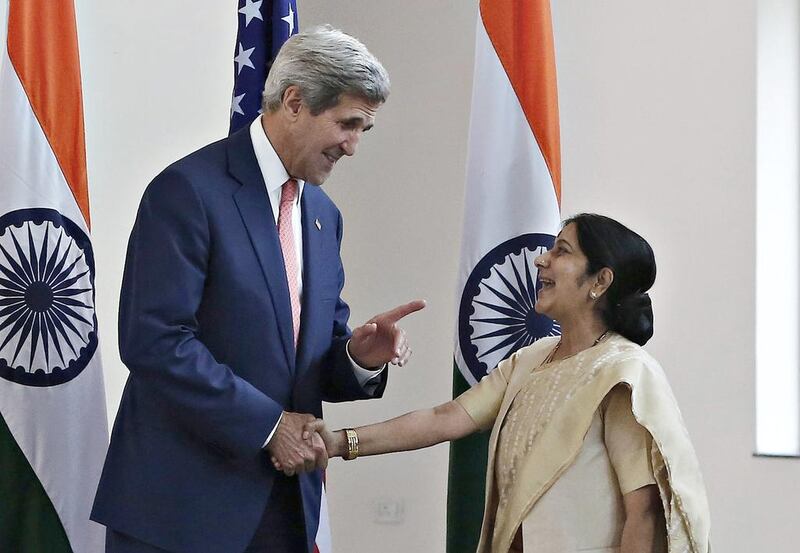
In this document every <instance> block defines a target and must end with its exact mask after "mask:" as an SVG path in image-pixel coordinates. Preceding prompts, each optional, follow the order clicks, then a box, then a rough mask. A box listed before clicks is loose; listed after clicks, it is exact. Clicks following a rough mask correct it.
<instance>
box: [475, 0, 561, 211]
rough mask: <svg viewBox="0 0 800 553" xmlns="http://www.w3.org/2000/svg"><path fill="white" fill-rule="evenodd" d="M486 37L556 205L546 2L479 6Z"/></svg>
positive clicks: (555, 129) (557, 161) (554, 90)
mask: <svg viewBox="0 0 800 553" xmlns="http://www.w3.org/2000/svg"><path fill="white" fill-rule="evenodd" d="M480 13H481V19H482V21H483V25H484V27H485V29H486V33H487V34H488V35H489V39H490V40H491V41H492V45H493V46H494V49H495V51H496V52H497V56H498V57H499V58H500V62H501V63H502V65H503V68H504V69H505V71H506V73H507V75H508V78H509V80H510V81H511V86H512V88H513V89H514V92H515V93H516V95H517V98H519V102H520V105H521V106H522V111H523V112H524V113H525V118H526V119H527V120H528V124H529V125H530V127H531V131H532V132H533V135H534V138H535V139H536V143H537V144H538V145H539V149H540V150H541V151H542V155H543V156H544V159H545V162H546V163H547V167H548V169H549V170H550V176H551V178H552V180H553V187H554V189H555V193H556V198H557V199H558V204H559V206H560V205H561V136H560V133H561V131H560V127H559V122H558V121H559V119H558V87H557V85H556V61H555V46H554V44H553V25H552V21H551V16H550V2H549V0H523V1H520V0H481V3H480Z"/></svg>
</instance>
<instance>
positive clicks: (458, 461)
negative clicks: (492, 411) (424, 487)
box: [447, 363, 489, 553]
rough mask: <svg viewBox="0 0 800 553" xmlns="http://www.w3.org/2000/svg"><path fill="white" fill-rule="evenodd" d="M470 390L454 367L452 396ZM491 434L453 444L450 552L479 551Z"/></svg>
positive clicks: (448, 503)
mask: <svg viewBox="0 0 800 553" xmlns="http://www.w3.org/2000/svg"><path fill="white" fill-rule="evenodd" d="M467 389H469V384H468V383H467V381H466V380H464V377H463V376H461V372H459V370H458V367H456V366H455V363H454V366H453V397H456V396H458V395H460V394H461V393H462V392H464V391H466V390H467ZM488 450H489V432H481V433H478V434H473V435H471V436H467V437H466V438H462V439H460V440H457V441H455V442H453V443H452V444H450V477H449V480H448V482H447V552H448V553H469V552H470V551H475V550H476V549H477V548H478V539H479V538H480V533H481V522H482V521H483V501H484V494H485V490H486V459H487V457H488Z"/></svg>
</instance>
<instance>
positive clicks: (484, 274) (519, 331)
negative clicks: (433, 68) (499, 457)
mask: <svg viewBox="0 0 800 553" xmlns="http://www.w3.org/2000/svg"><path fill="white" fill-rule="evenodd" d="M473 82H474V84H473V91H472V114H471V119H470V130H469V151H468V155H467V182H466V193H465V207H464V229H463V234H462V236H463V238H462V247H461V266H460V270H459V282H458V293H459V297H460V301H459V304H458V320H457V328H456V343H455V370H454V379H453V394H454V395H458V394H460V393H462V392H463V391H464V390H466V389H468V388H469V387H470V386H472V385H474V384H475V383H477V382H479V381H480V380H481V378H483V377H484V376H485V375H486V374H487V373H488V372H489V371H491V370H492V369H494V367H496V366H497V364H498V363H499V362H500V361H502V360H503V359H505V358H507V357H508V356H510V355H511V354H512V353H514V352H515V351H516V350H517V349H519V348H521V347H524V346H528V345H530V344H532V343H533V342H534V341H536V340H538V339H539V338H542V337H544V336H550V335H554V334H558V333H559V327H558V324H557V323H554V322H553V321H551V320H550V319H547V318H546V317H542V316H540V315H538V314H537V313H536V312H535V311H534V309H533V305H534V303H535V302H536V295H537V287H536V280H537V279H536V277H537V270H536V268H535V267H534V265H533V260H534V258H535V257H536V256H537V255H539V254H540V253H542V252H544V251H546V250H547V249H548V248H550V247H552V245H553V240H554V236H555V234H556V233H557V232H558V228H559V220H560V213H559V205H560V200H561V154H560V139H559V125H558V97H557V91H556V68H555V53H554V47H553V30H552V22H551V17H550V4H549V0H481V2H480V17H479V19H478V26H477V32H476V39H475V77H474V81H473ZM487 444H488V435H487V434H485V433H484V434H478V435H474V436H471V437H469V438H466V439H464V440H460V441H458V442H455V443H453V445H452V446H451V448H450V480H449V485H448V498H447V499H448V513H447V551H448V552H450V553H464V552H468V551H475V549H476V547H477V544H478V538H479V535H480V526H481V521H482V518H483V503H484V490H485V471H486V458H487V451H486V448H487Z"/></svg>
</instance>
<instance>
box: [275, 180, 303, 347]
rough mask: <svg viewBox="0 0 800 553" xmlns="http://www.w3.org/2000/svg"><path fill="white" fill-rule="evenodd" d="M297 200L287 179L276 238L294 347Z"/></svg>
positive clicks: (297, 317) (297, 315)
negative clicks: (289, 308) (295, 218)
mask: <svg viewBox="0 0 800 553" xmlns="http://www.w3.org/2000/svg"><path fill="white" fill-rule="evenodd" d="M296 200H297V181H296V180H294V179H289V180H287V181H286V183H285V184H284V185H283V186H282V187H281V203H280V207H279V208H278V236H279V237H280V240H281V251H282V252H283V264H284V266H285V267H286V281H287V282H288V283H289V299H290V300H291V302H292V327H293V328H294V345H295V347H297V338H298V337H299V335H300V290H299V286H298V275H299V272H300V267H299V265H298V264H297V250H296V249H295V245H294V228H293V227H292V209H293V208H294V203H295V201H296Z"/></svg>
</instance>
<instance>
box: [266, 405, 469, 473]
mask: <svg viewBox="0 0 800 553" xmlns="http://www.w3.org/2000/svg"><path fill="white" fill-rule="evenodd" d="M477 430H478V426H477V425H476V424H475V421H473V420H472V418H471V417H470V416H469V415H468V414H467V412H466V411H465V410H464V408H463V407H461V405H459V404H458V403H457V402H455V401H448V402H447V403H443V404H442V405H439V406H437V407H433V408H432V409H420V410H419V411H412V412H411V413H407V414H405V415H402V416H400V417H397V418H394V419H391V420H388V421H384V422H379V423H376V424H370V425H368V426H361V427H359V428H356V429H355V431H356V433H357V434H358V455H359V456H365V455H380V454H382V453H392V452H395V451H409V450H412V449H421V448H423V447H429V446H432V445H436V444H439V443H442V442H447V441H450V440H456V439H458V438H462V437H464V436H466V435H468V434H472V433H473V432H476V431H477ZM314 432H317V433H319V435H320V436H322V440H323V441H324V442H325V447H326V449H327V450H328V457H345V456H347V455H348V451H349V450H348V446H347V436H346V435H345V431H344V430H337V431H331V430H329V429H328V428H327V427H326V426H325V422H324V421H323V420H322V419H317V420H315V421H313V422H310V423H307V424H306V426H305V428H304V432H303V439H310V438H311V437H312V434H313V433H314ZM273 462H274V461H273ZM276 468H277V469H278V470H281V467H280V466H279V465H276Z"/></svg>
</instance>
